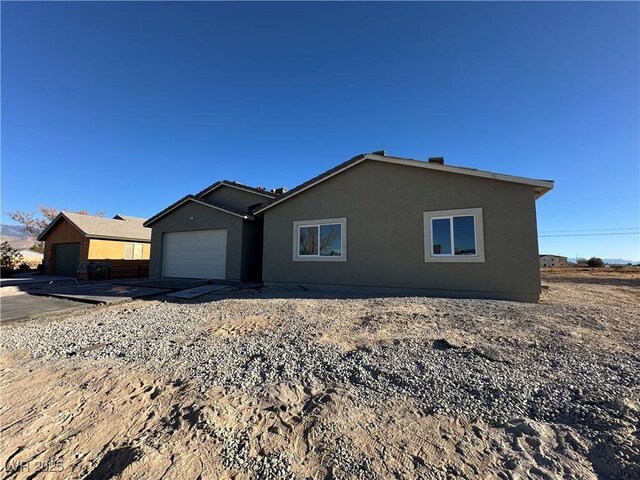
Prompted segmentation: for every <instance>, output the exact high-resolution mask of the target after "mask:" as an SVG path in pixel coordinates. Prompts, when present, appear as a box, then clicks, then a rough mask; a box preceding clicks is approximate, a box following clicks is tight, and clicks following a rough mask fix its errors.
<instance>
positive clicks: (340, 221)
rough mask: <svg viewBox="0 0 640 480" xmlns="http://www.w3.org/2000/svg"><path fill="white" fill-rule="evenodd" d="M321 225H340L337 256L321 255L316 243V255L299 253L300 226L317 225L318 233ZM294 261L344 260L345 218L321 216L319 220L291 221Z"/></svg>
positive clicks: (345, 249)
mask: <svg viewBox="0 0 640 480" xmlns="http://www.w3.org/2000/svg"><path fill="white" fill-rule="evenodd" d="M321 225H340V249H341V255H339V256H337V255H336V256H331V255H327V256H321V255H320V250H319V249H320V245H319V244H318V255H300V254H299V251H298V246H299V242H300V237H299V232H300V228H301V227H315V226H317V227H318V235H320V226H321ZM292 260H293V261H294V262H346V261H347V219H346V218H345V217H342V218H323V219H320V220H298V221H295V222H293V257H292Z"/></svg>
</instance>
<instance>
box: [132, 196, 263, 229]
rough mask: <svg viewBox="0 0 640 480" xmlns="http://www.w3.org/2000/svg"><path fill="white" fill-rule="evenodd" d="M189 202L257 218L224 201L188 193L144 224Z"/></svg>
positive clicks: (248, 218) (232, 213) (245, 217)
mask: <svg viewBox="0 0 640 480" xmlns="http://www.w3.org/2000/svg"><path fill="white" fill-rule="evenodd" d="M187 202H195V203H198V204H200V205H204V206H205V207H210V208H214V209H216V210H220V211H221V212H224V213H228V214H229V215H235V216H236V217H240V218H243V219H245V220H255V217H254V216H253V215H251V214H250V213H249V212H243V211H242V210H238V209H237V208H233V207H230V206H228V205H223V204H222V203H216V202H211V201H209V200H205V199H203V198H198V197H196V196H195V195H186V196H184V197H182V198H181V199H180V200H178V201H177V202H175V203H173V204H171V205H169V206H168V207H167V208H165V209H164V210H162V211H161V212H158V213H156V214H155V215H154V216H153V217H151V218H150V219H149V220H147V221H146V222H144V226H145V227H148V226H150V225H151V224H152V223H154V222H156V221H157V220H159V219H160V218H162V217H164V216H165V215H167V214H168V213H170V212H171V211H173V210H175V209H176V208H178V207H179V206H181V205H183V204H185V203H187Z"/></svg>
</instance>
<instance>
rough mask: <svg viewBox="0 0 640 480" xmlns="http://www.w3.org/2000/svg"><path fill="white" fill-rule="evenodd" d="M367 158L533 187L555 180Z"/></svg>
mask: <svg viewBox="0 0 640 480" xmlns="http://www.w3.org/2000/svg"><path fill="white" fill-rule="evenodd" d="M367 158H369V159H370V160H378V161H380V162H388V163H396V164H398V165H408V166H411V167H420V168H427V169H430V170H440V171H443V172H451V173H459V174H462V175H470V176H472V177H482V178H489V179H492V180H502V181H505V182H511V183H522V184H524V185H531V186H533V187H541V188H549V189H551V188H553V182H552V181H550V180H536V179H533V178H526V177H517V176H514V175H506V174H504V173H493V172H487V171H486V170H473V169H467V168H461V167H453V166H450V165H440V164H438V163H428V162H422V161H420V160H411V159H407V158H398V157H386V156H382V155H376V154H369V155H367Z"/></svg>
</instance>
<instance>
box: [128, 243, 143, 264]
mask: <svg viewBox="0 0 640 480" xmlns="http://www.w3.org/2000/svg"><path fill="white" fill-rule="evenodd" d="M143 251H144V244H142V243H125V245H124V259H125V260H142V258H143V256H144V255H143Z"/></svg>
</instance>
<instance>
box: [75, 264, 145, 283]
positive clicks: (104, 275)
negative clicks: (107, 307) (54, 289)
mask: <svg viewBox="0 0 640 480" xmlns="http://www.w3.org/2000/svg"><path fill="white" fill-rule="evenodd" d="M78 276H79V277H80V278H83V279H86V280H111V279H116V278H144V277H148V276H149V260H91V261H89V264H88V265H87V267H86V269H85V271H83V272H79V273H78Z"/></svg>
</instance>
